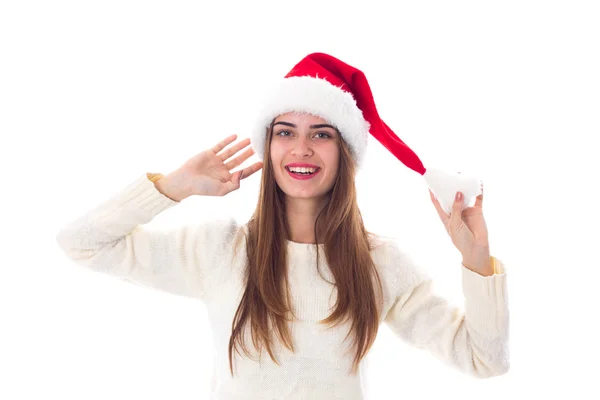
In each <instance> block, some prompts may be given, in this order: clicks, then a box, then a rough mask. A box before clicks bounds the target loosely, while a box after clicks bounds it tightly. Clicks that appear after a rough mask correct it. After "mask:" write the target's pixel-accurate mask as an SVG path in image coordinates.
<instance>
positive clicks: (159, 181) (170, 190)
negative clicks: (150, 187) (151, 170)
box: [148, 173, 189, 202]
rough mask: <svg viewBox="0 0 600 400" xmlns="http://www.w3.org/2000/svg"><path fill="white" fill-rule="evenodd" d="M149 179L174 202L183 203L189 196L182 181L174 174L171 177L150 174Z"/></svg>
mask: <svg viewBox="0 0 600 400" xmlns="http://www.w3.org/2000/svg"><path fill="white" fill-rule="evenodd" d="M148 179H149V180H150V181H152V182H153V183H154V187H156V189H157V190H158V191H159V192H160V193H161V194H163V195H164V196H166V197H168V198H170V199H171V200H173V201H177V202H181V201H182V200H184V199H185V198H187V197H188V196H189V195H188V194H187V192H186V191H185V189H184V187H183V185H182V184H181V179H178V178H177V177H176V176H174V175H173V174H172V173H171V174H169V175H166V176H165V175H162V174H148Z"/></svg>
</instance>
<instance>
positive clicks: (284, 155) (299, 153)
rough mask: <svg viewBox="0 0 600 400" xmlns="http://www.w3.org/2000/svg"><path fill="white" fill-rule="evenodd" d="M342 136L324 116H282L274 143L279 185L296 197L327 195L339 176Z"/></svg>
mask: <svg viewBox="0 0 600 400" xmlns="http://www.w3.org/2000/svg"><path fill="white" fill-rule="evenodd" d="M340 139H341V138H340V137H339V133H338V132H337V131H336V129H335V128H334V127H333V126H331V125H330V124H328V123H327V121H325V120H324V119H323V118H320V117H317V116H314V115H310V114H299V113H287V114H282V115H280V116H278V117H277V118H276V119H275V121H274V124H273V139H272V140H271V145H270V146H271V147H270V157H271V162H272V164H273V172H274V175H275V180H276V182H277V185H278V186H279V187H280V188H281V190H282V191H283V192H284V193H285V194H286V195H287V196H289V197H292V198H315V199H321V198H323V197H324V196H325V195H326V194H327V193H328V192H329V191H330V190H331V188H332V187H333V184H334V183H335V180H336V178H337V174H338V169H339V160H340V150H339V145H340V144H339V141H340ZM292 170H296V173H294V172H292ZM307 172H308V173H310V174H307Z"/></svg>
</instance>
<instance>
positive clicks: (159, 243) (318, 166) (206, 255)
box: [57, 53, 509, 399]
mask: <svg viewBox="0 0 600 400" xmlns="http://www.w3.org/2000/svg"><path fill="white" fill-rule="evenodd" d="M332 71H333V72H332ZM348 71H350V74H348ZM357 71H358V70H356V69H353V67H350V66H348V65H347V64H344V63H342V62H341V61H339V60H337V59H335V58H333V57H331V56H328V55H324V54H320V53H315V54H311V55H309V56H307V57H306V58H305V59H303V60H302V61H301V62H300V63H299V64H297V65H296V66H295V67H294V69H293V70H292V71H291V72H290V73H289V74H288V75H287V76H286V80H285V83H283V84H282V85H281V87H279V88H278V89H277V90H275V92H274V93H273V94H272V97H271V101H267V102H266V103H265V104H266V106H265V110H264V111H263V113H262V114H261V116H260V118H259V122H258V124H257V127H256V129H255V131H254V132H253V136H252V140H250V139H245V140H242V141H240V142H238V143H236V144H232V143H233V142H234V141H235V139H236V136H235V135H233V136H229V137H227V138H225V139H223V140H221V141H220V142H219V143H218V144H216V145H215V146H214V147H213V148H211V149H207V150H205V151H203V152H201V153H199V154H198V155H196V156H194V157H192V158H191V159H190V160H188V161H187V162H185V163H184V164H183V165H182V166H181V167H180V168H178V169H176V170H175V171H173V172H171V173H170V174H168V175H166V176H163V175H162V174H152V173H148V174H144V175H143V176H140V177H139V178H138V179H136V180H135V181H134V182H132V183H131V184H130V185H129V186H128V187H127V188H124V189H123V190H122V191H121V192H119V193H118V194H117V195H116V196H114V197H113V198H111V199H109V200H108V201H106V202H105V203H102V204H101V205H99V206H97V207H96V208H95V209H92V210H91V211H89V212H88V213H87V214H86V215H84V216H82V217H80V218H79V219H77V220H76V221H74V222H72V223H71V224H69V225H67V226H66V227H64V228H63V230H61V232H60V233H59V234H58V237H57V239H58V243H59V244H60V246H61V247H62V249H63V250H64V251H65V253H66V254H67V255H68V256H69V257H70V258H71V259H72V260H74V261H75V262H77V263H79V264H80V265H83V266H85V267H87V268H90V269H92V270H95V271H101V272H105V273H109V274H112V275H114V276H118V277H121V278H123V279H126V280H129V281H132V282H134V283H138V284H142V285H146V286H148V287H152V288H155V289H159V290H165V291H168V292H170V293H174V294H178V295H184V296H190V297H194V298H197V299H200V300H201V301H203V303H204V304H205V305H206V306H207V310H208V313H209V317H210V321H211V327H212V329H213V337H214V340H215V347H216V353H215V372H214V376H213V387H212V391H213V396H214V398H218V399H246V398H252V399H261V398H269V399H271V398H277V399H283V398H285V399H337V398H339V399H361V398H362V389H361V383H360V378H359V376H358V372H359V370H360V367H361V361H362V359H363V358H364V356H365V355H366V354H367V353H368V351H369V349H370V347H371V346H372V344H373V342H374V340H375V337H376V334H377V330H378V327H379V325H380V323H381V322H386V323H387V324H388V326H389V327H390V328H391V329H392V330H393V331H394V332H395V333H396V334H397V335H398V336H399V337H401V338H402V339H403V340H405V341H406V342H407V343H410V344H412V345H414V346H418V347H420V348H426V349H428V350H429V351H431V352H432V353H433V354H435V355H436V356H438V357H439V358H440V359H442V360H443V361H444V362H446V363H448V365H451V366H452V367H454V368H457V369H459V370H461V371H463V372H465V373H467V374H470V375H473V376H476V377H482V378H483V377H491V376H496V375H501V374H504V373H505V372H507V371H508V368H509V362H508V308H507V297H506V274H505V272H504V269H503V265H502V263H501V262H500V261H499V260H497V259H495V258H494V257H491V256H490V254H489V243H488V242H487V237H488V235H487V228H486V225H485V221H484V219H483V214H482V199H483V195H482V194H479V195H478V196H477V198H476V200H475V203H474V204H473V205H472V206H468V205H467V204H466V203H467V199H468V197H465V198H460V197H457V198H456V200H455V201H453V202H452V204H451V209H450V210H449V211H450V212H447V209H448V208H447V207H448V205H447V204H440V201H438V198H441V196H440V193H443V192H444V190H454V189H453V188H454V186H452V185H453V183H452V182H451V181H449V180H448V179H446V180H445V181H444V180H443V179H442V181H441V183H440V181H439V180H436V178H435V177H433V178H432V175H433V173H432V172H427V171H426V170H425V169H424V168H423V167H422V165H421V164H420V161H419V160H418V158H417V157H416V155H415V154H414V153H412V151H410V149H408V147H407V146H406V145H404V143H402V142H401V141H400V140H399V139H398V138H397V137H395V138H393V137H390V136H389V135H391V134H393V132H391V130H389V128H388V127H387V125H385V124H384V123H383V121H381V120H380V119H379V118H378V115H377V113H376V110H375V108H374V106H372V96H371V94H370V91H369V90H368V86H367V87H366V88H365V85H366V80H364V76H362V73H360V71H358V72H357ZM357 74H358V76H359V78H361V77H362V78H361V79H362V81H361V79H356V78H357ZM323 76H325V78H323ZM336 79H340V80H341V81H343V83H342V85H339V82H337V81H336ZM356 82H362V83H358V84H357V83H356ZM361 85H362V87H361ZM367 133H370V134H372V135H373V136H375V137H376V138H377V139H378V140H380V141H381V142H382V143H384V145H386V147H387V148H388V149H390V151H392V152H393V153H394V154H395V155H397V156H398V158H399V159H400V160H401V161H403V162H404V163H405V164H406V165H408V166H409V167H411V168H413V169H415V170H416V171H418V172H421V173H422V174H423V175H424V176H425V178H426V179H427V182H428V184H430V187H432V189H433V190H435V192H433V193H431V200H432V202H433V204H434V206H435V208H436V210H437V212H438V213H439V215H440V218H441V220H442V222H443V223H444V225H445V226H446V228H447V230H448V233H449V235H450V237H451V240H452V242H453V243H454V245H455V246H456V247H457V249H458V250H459V251H460V252H461V254H462V256H463V263H462V266H461V267H462V277H463V289H464V294H465V310H464V312H463V311H462V310H460V309H456V308H454V307H452V306H450V305H449V304H448V302H447V301H445V300H444V299H443V298H440V297H438V296H436V295H435V293H434V291H433V289H432V281H431V278H430V277H429V276H428V274H427V273H426V272H425V271H424V270H423V269H422V268H421V267H419V266H418V265H416V264H415V263H414V262H412V261H411V259H410V257H409V256H408V255H407V253H406V252H405V251H404V250H402V249H401V248H400V246H398V245H397V244H396V243H395V242H394V241H393V240H390V239H384V238H383V237H379V236H377V235H374V234H371V233H369V232H367V230H366V229H365V227H364V225H363V221H362V218H361V214H360V211H359V209H358V206H357V201H356V192H355V186H354V178H355V173H356V169H357V168H358V167H359V166H360V165H361V162H362V160H363V156H364V150H365V145H366V143H365V142H366V134H367ZM385 135H388V136H385ZM250 144H251V145H252V147H251V148H248V145H250ZM229 145H231V146H230V147H227V146H229ZM255 153H256V154H257V155H258V156H259V157H260V158H261V159H262V161H260V162H256V163H254V164H252V165H250V166H248V167H245V168H242V169H239V170H237V171H234V169H236V168H237V167H239V166H240V165H241V164H242V163H243V162H244V161H246V160H247V159H248V158H249V157H251V156H252V155H253V154H255ZM261 169H262V171H263V173H262V176H261V185H260V194H259V199H258V204H257V207H256V210H255V212H254V214H253V216H252V217H251V219H250V220H249V221H248V222H247V223H246V224H243V225H239V224H238V223H236V222H235V221H234V220H229V221H207V222H203V223H200V224H194V225H188V226H184V227H181V228H178V229H174V230H171V231H168V232H163V231H152V230H151V229H149V228H145V227H142V225H143V224H146V223H148V222H150V221H151V220H152V219H153V218H154V217H155V216H156V215H158V214H159V213H160V212H162V211H164V210H166V209H168V208H170V207H173V206H175V205H176V204H178V203H179V202H181V201H182V200H184V199H185V198H187V197H189V196H193V195H197V196H224V195H226V194H228V193H230V192H232V191H234V190H237V189H239V188H240V184H241V181H242V179H246V178H248V177H249V176H251V175H253V174H254V173H256V172H257V171H259V170H261ZM436 185H437V186H436ZM448 187H451V189H448ZM465 190H466V191H469V190H470V191H472V190H473V188H472V185H467V186H465ZM470 193H471V195H472V194H473V192H470ZM442 200H443V199H442ZM265 354H266V355H268V357H263V355H265Z"/></svg>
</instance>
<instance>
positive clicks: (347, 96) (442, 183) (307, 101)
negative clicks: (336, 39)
mask: <svg viewBox="0 0 600 400" xmlns="http://www.w3.org/2000/svg"><path fill="white" fill-rule="evenodd" d="M288 112H303V113H309V114H312V115H316V116H318V117H321V118H323V119H324V120H326V121H327V122H328V123H330V124H331V125H333V126H335V127H336V128H337V129H338V130H339V131H340V133H341V135H342V137H343V138H344V141H345V142H346V143H347V144H348V146H349V148H350V151H351V153H352V155H353V157H354V159H355V161H356V164H357V166H358V167H359V168H360V167H361V166H362V165H363V161H364V156H365V153H366V150H367V141H368V140H367V139H368V137H369V134H370V135H371V136H373V137H374V138H375V139H377V140H378V141H379V142H380V143H381V144H382V145H383V146H384V147H385V148H387V149H388V150H389V151H390V152H391V153H392V154H393V155H394V156H395V157H396V158H398V160H400V161H401V162H402V163H403V164H404V165H405V166H407V167H408V168H410V169H412V170H413V171H415V172H417V173H418V174H420V175H422V176H423V177H424V179H425V181H426V183H427V186H428V187H429V189H431V191H432V192H433V194H434V195H435V197H436V198H437V199H438V201H440V204H441V206H442V208H444V210H445V211H446V212H450V209H451V208H452V204H453V203H454V196H455V194H456V192H457V191H460V192H462V193H463V194H464V199H465V200H464V203H463V209H464V208H466V207H468V206H469V205H472V204H473V203H474V200H475V197H476V196H478V195H479V194H480V193H481V191H482V188H481V181H480V180H479V179H476V178H474V177H468V176H466V175H462V174H460V173H453V174H450V173H446V172H444V171H440V170H432V169H426V168H425V167H424V166H423V163H422V162H421V160H420V159H419V157H418V156H417V155H416V154H415V152H414V151H412V150H411V149H410V148H409V147H408V146H407V145H406V143H404V142H403V141H402V140H401V139H400V138H399V137H398V136H397V135H396V134H395V133H394V132H393V131H392V129H391V128H390V127H389V126H387V125H386V123H385V122H384V121H383V120H382V119H381V117H380V116H379V113H378V112H377V108H376V107H375V101H374V99H373V94H372V93H371V89H370V87H369V83H368V82H367V78H366V77H365V74H364V73H363V72H362V71H360V70H358V69H356V68H355V67H352V66H350V65H348V64H346V63H344V62H343V61H340V60H338V59H337V58H335V57H332V56H330V55H328V54H324V53H312V54H309V55H308V56H306V57H304V58H303V59H302V60H301V61H300V62H299V63H298V64H296V65H295V66H294V67H293V68H292V70H291V71H290V72H289V73H288V74H287V75H286V76H285V78H284V79H282V80H281V81H280V82H279V84H277V85H276V86H275V87H274V89H273V90H272V92H271V93H270V94H269V96H268V97H267V99H266V102H265V104H264V107H263V109H262V111H261V113H260V115H259V117H258V121H257V124H256V126H255V127H254V129H253V131H252V138H251V142H252V147H253V148H254V151H255V153H256V155H257V156H258V157H259V158H260V159H261V160H262V159H263V156H264V154H263V152H264V146H265V141H266V129H267V128H268V127H269V126H270V125H271V122H272V121H273V119H274V118H276V117H277V116H279V115H281V114H285V113H288Z"/></svg>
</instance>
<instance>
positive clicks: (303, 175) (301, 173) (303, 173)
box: [285, 167, 321, 179]
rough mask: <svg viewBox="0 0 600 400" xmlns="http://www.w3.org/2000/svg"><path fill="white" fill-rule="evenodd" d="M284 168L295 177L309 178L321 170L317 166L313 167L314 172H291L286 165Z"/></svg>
mask: <svg viewBox="0 0 600 400" xmlns="http://www.w3.org/2000/svg"><path fill="white" fill-rule="evenodd" d="M285 169H286V171H287V172H288V173H289V174H290V175H291V176H292V177H293V178H296V179H307V178H311V177H313V176H315V175H316V174H318V173H319V172H320V171H321V168H319V167H317V168H316V169H315V172H306V173H305V172H293V171H290V169H289V168H288V167H285Z"/></svg>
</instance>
